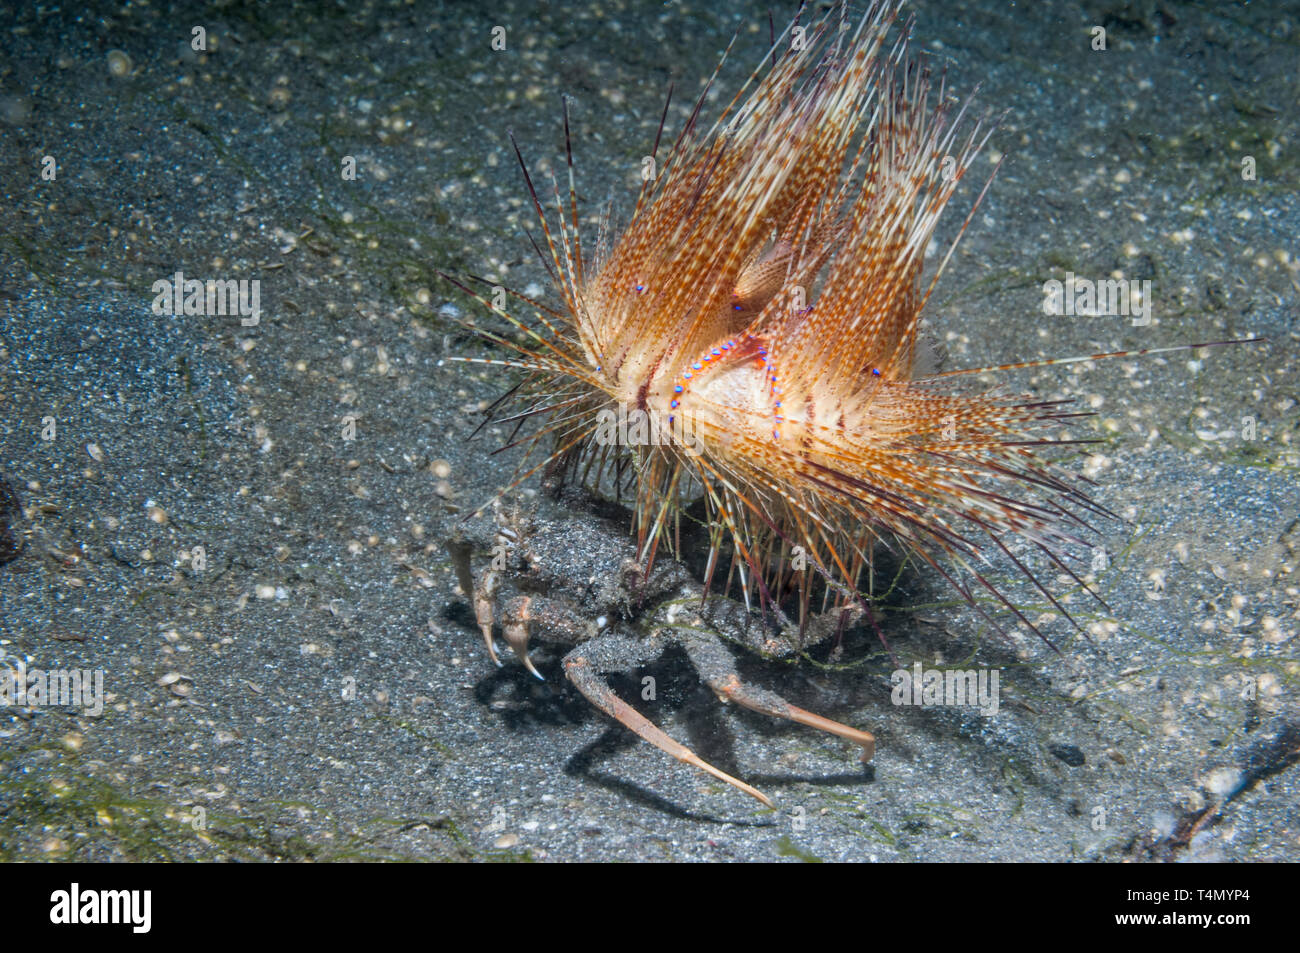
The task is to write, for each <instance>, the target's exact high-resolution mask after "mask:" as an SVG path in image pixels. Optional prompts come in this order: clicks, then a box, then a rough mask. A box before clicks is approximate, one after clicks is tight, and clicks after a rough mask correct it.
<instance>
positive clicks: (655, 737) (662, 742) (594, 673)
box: [564, 637, 773, 807]
mask: <svg viewBox="0 0 1300 953" xmlns="http://www.w3.org/2000/svg"><path fill="white" fill-rule="evenodd" d="M605 638H608V637H605ZM600 641H604V639H602V640H600ZM591 647H593V646H591V645H590V644H588V645H581V646H579V647H578V648H576V649H574V650H573V651H572V652H570V653H569V654H568V655H566V656H565V657H564V672H565V674H566V675H567V676H568V677H569V681H571V682H573V684H574V685H575V686H576V687H577V689H578V691H580V692H582V694H583V695H584V696H586V698H587V700H588V701H589V702H591V703H592V704H593V705H595V706H596V707H597V708H599V709H600V710H601V711H603V712H604V713H605V714H607V715H609V717H611V718H613V719H614V720H615V721H617V722H619V723H620V724H622V725H623V726H624V727H626V728H628V729H630V730H631V731H633V732H635V733H636V734H637V735H638V736H639V737H641V738H642V739H643V740H645V741H648V742H650V743H651V744H652V745H654V746H655V747H656V748H658V749H659V750H660V751H664V752H666V753H668V754H670V755H672V756H673V757H674V758H676V759H677V760H678V761H682V762H684V763H686V764H689V765H691V766H693V767H696V768H699V769H700V770H701V771H703V772H705V773H706V774H711V775H713V777H715V778H717V779H718V780H719V781H725V782H726V783H727V784H730V785H731V786H732V787H735V788H738V789H740V790H741V791H744V792H745V793H746V794H748V795H749V796H750V797H753V798H757V799H758V800H759V801H762V802H763V804H765V805H767V806H768V807H772V806H773V805H772V802H771V801H770V800H769V799H768V797H767V795H765V794H763V792H762V791H759V790H758V789H757V788H754V787H751V786H750V785H748V784H746V783H745V782H744V781H741V780H739V779H737V778H733V777H732V776H731V775H729V774H727V773H726V772H725V771H719V770H718V769H717V768H715V767H714V766H713V765H711V764H709V763H708V762H707V761H705V760H704V759H703V758H701V757H700V756H699V755H697V754H696V753H695V752H694V751H692V750H691V749H690V748H688V747H686V746H685V745H683V744H680V743H679V742H677V741H674V740H673V739H672V738H671V737H669V736H668V735H667V734H665V733H664V732H663V731H662V730H660V729H659V728H658V727H656V726H655V724H654V723H653V722H651V721H650V719H648V718H646V717H645V716H644V715H642V714H641V713H640V712H639V711H637V710H636V709H635V708H633V707H632V706H631V705H629V704H628V703H627V702H625V701H623V699H621V698H619V697H618V696H617V695H615V694H614V692H613V691H612V690H611V689H610V687H609V685H607V684H606V683H605V680H604V679H603V678H602V677H601V676H602V673H601V672H600V670H599V669H598V668H596V667H595V666H594V665H593V658H592V656H591V653H589V652H588V651H587V650H588V649H589V648H591ZM619 667H620V668H621V667H623V666H619Z"/></svg>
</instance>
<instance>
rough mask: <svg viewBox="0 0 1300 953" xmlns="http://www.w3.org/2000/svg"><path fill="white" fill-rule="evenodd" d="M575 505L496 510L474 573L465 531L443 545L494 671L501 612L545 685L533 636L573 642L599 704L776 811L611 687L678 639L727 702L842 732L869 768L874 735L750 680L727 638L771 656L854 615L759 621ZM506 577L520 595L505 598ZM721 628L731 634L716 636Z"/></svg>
mask: <svg viewBox="0 0 1300 953" xmlns="http://www.w3.org/2000/svg"><path fill="white" fill-rule="evenodd" d="M568 502H569V503H570V506H569V507H568V509H567V511H566V512H565V514H564V515H561V516H557V517H555V518H551V519H548V520H546V521H545V522H546V525H545V526H544V527H538V526H537V525H536V524H534V523H532V522H530V521H528V520H525V519H523V518H521V517H520V516H519V515H518V512H517V511H516V512H515V513H514V514H513V515H511V516H508V517H505V518H502V517H501V515H500V511H499V510H498V526H497V530H496V537H495V541H494V544H493V546H492V560H491V562H490V563H489V565H488V566H487V568H485V569H484V570H482V571H480V572H479V573H478V574H477V577H476V576H475V573H474V571H473V567H472V554H473V549H474V547H473V545H472V544H471V543H470V542H468V541H466V540H465V539H464V538H462V537H459V536H457V537H453V538H452V539H449V540H448V541H447V546H448V551H449V552H450V554H451V557H452V564H453V566H454V568H455V570H456V575H457V580H458V582H459V583H460V586H461V589H462V590H463V591H464V593H465V594H466V595H467V596H468V597H469V598H470V601H471V603H472V606H473V611H474V618H475V621H476V623H477V624H478V627H479V630H480V631H481V633H482V636H483V640H484V642H485V643H486V645H487V651H488V655H489V656H490V657H491V659H492V661H493V662H494V663H495V664H496V665H497V666H498V667H500V666H502V664H503V663H502V661H501V659H500V657H499V656H498V654H497V646H496V641H495V638H494V634H493V633H494V627H495V625H496V622H497V619H498V618H499V619H500V628H501V632H502V635H503V637H504V639H505V642H506V644H507V645H509V646H510V648H511V649H512V651H513V653H514V655H515V657H516V658H517V659H518V661H519V662H520V663H521V664H522V665H523V666H524V667H525V668H526V669H527V670H528V671H529V672H531V673H532V674H533V675H534V676H535V677H536V678H539V679H542V680H545V679H544V678H543V676H542V675H541V673H540V672H539V671H538V670H537V667H536V666H535V665H534V664H533V662H532V659H531V658H530V657H529V646H530V644H531V643H532V641H533V640H534V639H536V640H538V641H541V642H545V643H550V644H553V645H558V646H561V647H563V648H566V649H568V651H567V653H566V654H565V655H564V658H563V663H562V665H563V669H564V674H565V676H566V677H567V678H568V680H569V681H570V682H572V683H573V685H574V687H576V688H577V690H578V691H579V692H580V693H581V694H582V695H583V696H584V697H585V698H586V699H587V700H588V701H589V702H591V704H592V705H594V706H595V707H596V708H598V709H599V710H600V711H602V712H604V713H605V714H606V715H608V716H609V717H611V718H613V719H614V720H615V721H617V722H619V723H620V724H622V725H623V726H625V727H626V728H628V729H629V730H631V731H632V732H633V733H635V734H636V735H638V736H639V737H640V738H641V739H643V740H644V741H648V742H649V743H650V744H652V745H654V746H655V747H656V748H659V749H660V750H661V751H663V752H665V753H667V754H669V755H671V756H672V757H674V758H676V759H677V760H678V761H681V762H683V763H685V764H688V765H691V766H692V767H695V768H697V769H699V770H700V771H703V772H705V773H706V774H709V775H711V776H712V777H714V778H717V779H718V780H719V781H723V782H725V783H726V784H729V785H731V786H732V787H734V788H736V789H737V790H740V791H744V792H745V793H746V794H748V795H750V796H751V797H753V798H756V799H757V800H758V801H760V802H761V803H763V804H764V805H766V806H767V807H773V803H772V801H771V799H770V798H768V797H767V795H765V794H763V793H762V792H761V791H759V790H758V789H757V788H755V787H753V786H751V785H749V784H746V783H745V782H744V781H741V780H740V779H739V778H735V777H732V776H731V775H729V774H727V773H726V772H724V771H721V770H720V769H718V768H716V767H714V766H713V765H711V764H709V763H708V762H707V761H705V760H704V759H703V758H701V757H700V756H699V755H697V754H696V753H695V752H694V751H692V750H691V749H690V748H688V747H686V746H685V745H683V744H681V743H679V742H678V741H676V740H675V739H673V738H672V737H671V736H669V735H668V734H667V733H666V732H664V731H663V730H662V729H660V728H659V727H658V726H656V725H655V724H654V723H653V722H651V721H650V720H649V719H648V718H646V717H645V716H644V715H642V714H641V713H640V712H639V711H637V710H636V708H634V707H633V706H632V705H630V704H628V703H627V702H625V701H624V700H623V699H622V698H620V697H619V696H618V695H617V694H615V692H614V691H613V690H612V689H611V688H610V686H609V684H608V683H607V682H606V680H605V677H606V676H608V675H610V674H613V673H616V672H627V671H632V670H634V669H636V668H638V667H640V666H643V665H646V664H648V663H650V662H652V661H654V660H655V659H657V658H658V657H659V656H661V655H662V654H663V653H664V652H665V651H666V650H667V649H668V648H669V647H670V646H672V645H676V646H679V647H680V648H681V649H682V650H683V651H684V652H685V654H686V656H687V658H688V659H689V660H690V662H691V664H692V665H693V666H694V668H695V670H696V671H697V672H698V673H699V675H700V677H701V679H702V680H703V681H704V682H705V683H706V684H707V685H708V686H709V687H710V688H711V689H712V690H713V692H714V694H715V695H716V696H717V697H718V699H719V700H720V701H721V702H722V703H723V704H736V705H740V706H742V707H745V708H749V709H752V710H753V711H756V712H761V713H763V714H765V715H769V716H771V717H773V718H784V719H787V720H789V721H792V722H796V723H798V724H801V725H806V726H808V727H810V728H816V729H818V730H820V731H825V732H828V733H830V734H833V735H838V736H839V737H841V738H845V739H847V740H849V741H851V742H853V743H854V744H855V745H858V746H859V747H860V749H861V761H862V762H863V763H864V764H865V763H867V762H870V761H871V759H872V758H873V757H874V754H875V738H874V737H873V736H872V734H871V733H870V732H867V731H864V730H862V729H859V728H854V727H851V726H849V725H845V724H842V723H840V722H838V721H833V720H831V719H829V718H825V717H823V716H821V715H817V714H814V713H813V712H810V711H806V710H805V709H803V708H799V707H798V706H796V705H793V704H791V703H790V702H788V701H786V700H785V699H784V698H782V697H781V696H780V695H777V694H776V693H774V692H772V691H770V690H767V689H764V688H760V687H755V686H752V685H748V684H746V683H745V682H744V681H742V680H741V677H740V675H739V673H738V671H737V667H736V659H735V656H734V655H733V653H732V651H731V650H730V649H729V647H728V646H727V644H726V642H727V641H728V640H730V641H732V642H738V643H740V644H742V645H744V646H745V647H747V648H749V649H751V650H753V651H756V652H758V653H759V654H761V655H763V656H765V657H774V658H784V657H789V656H791V655H793V654H795V653H796V652H797V651H799V649H800V648H806V647H808V646H810V645H813V644H816V643H818V642H822V641H825V640H826V639H828V638H830V637H832V636H833V635H835V634H836V632H838V631H842V628H843V626H844V625H845V624H846V623H849V622H851V621H852V618H851V617H852V615H853V614H854V612H855V611H856V610H854V609H852V608H850V609H844V610H840V612H839V613H835V614H832V613H827V614H824V615H822V616H817V617H814V618H813V619H812V620H811V621H810V622H809V623H808V624H807V625H806V626H805V628H804V630H803V631H802V632H800V631H799V627H798V626H796V625H793V624H791V623H790V622H788V621H786V620H785V619H784V618H783V617H780V616H779V610H777V614H776V615H775V616H774V615H772V613H771V612H769V613H768V615H767V616H766V617H757V616H754V615H752V614H751V613H750V612H749V610H747V609H746V607H745V606H743V605H740V604H739V603H736V602H734V601H732V600H731V599H728V598H725V597H722V596H717V595H714V596H711V597H709V598H708V599H707V600H706V599H704V598H702V592H701V587H700V585H699V584H698V583H696V582H695V581H694V580H693V579H692V577H691V575H690V574H689V572H688V571H687V569H686V567H685V566H683V565H682V564H681V563H680V562H678V561H676V560H674V559H665V558H663V557H662V556H661V557H660V558H659V559H657V560H655V561H654V566H653V569H651V570H650V571H647V567H646V566H645V564H644V563H643V562H641V561H639V560H638V559H637V558H636V557H637V553H636V547H635V546H634V545H633V544H632V542H631V541H630V540H629V539H628V536H627V533H626V531H625V530H622V529H620V528H619V526H618V525H617V522H616V521H615V520H611V519H610V518H609V517H608V516H607V515H604V514H600V513H597V512H595V509H596V508H597V504H596V502H595V501H593V500H591V499H589V498H584V499H582V500H579V501H577V502H578V503H579V509H580V510H581V509H585V510H586V512H580V511H579V512H574V506H573V504H574V502H575V501H574V500H569V501H568ZM539 529H541V530H542V531H541V532H539ZM542 540H545V541H547V542H546V543H545V544H543V545H544V547H545V550H546V551H545V552H543V545H538V546H535V545H534V541H538V542H540V541H542ZM556 541H560V542H559V544H558V545H556ZM611 568H613V569H615V570H616V571H614V572H611V571H610V570H611ZM503 584H505V585H506V586H508V587H509V588H511V589H513V590H515V594H514V595H511V596H510V597H509V598H506V599H504V600H503V599H502V595H503ZM577 607H581V609H579V608H577ZM724 632H725V633H726V634H727V638H726V639H724V637H723V635H722V634H720V633H724Z"/></svg>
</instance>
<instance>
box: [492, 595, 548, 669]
mask: <svg viewBox="0 0 1300 953" xmlns="http://www.w3.org/2000/svg"><path fill="white" fill-rule="evenodd" d="M531 601H532V600H531V599H528V598H527V597H525V598H523V599H520V600H519V602H518V603H517V604H516V605H515V606H514V607H513V608H514V610H515V611H514V613H513V614H512V615H511V617H510V618H508V619H503V620H502V625H501V629H502V633H503V634H504V635H505V637H506V642H507V643H509V645H510V647H511V648H512V649H514V650H515V655H516V656H517V657H518V658H519V661H521V662H523V663H524V668H526V669H528V671H530V672H532V673H533V675H535V676H536V677H537V679H538V681H542V682H544V681H546V679H544V678H542V673H541V672H539V671H537V669H536V668H535V667H534V666H533V660H532V659H530V658H529V657H528V640H529V639H530V638H531V636H530V635H529V632H528V629H529V625H528V623H529V622H531V621H532V616H531V615H529V612H528V603H529V602H531Z"/></svg>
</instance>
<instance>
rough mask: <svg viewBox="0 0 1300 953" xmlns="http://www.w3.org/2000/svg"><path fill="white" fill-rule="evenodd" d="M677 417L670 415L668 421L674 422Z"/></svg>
mask: <svg viewBox="0 0 1300 953" xmlns="http://www.w3.org/2000/svg"><path fill="white" fill-rule="evenodd" d="M675 419H676V418H675V417H669V418H668V422H669V423H672V422H673V421H674V420H675Z"/></svg>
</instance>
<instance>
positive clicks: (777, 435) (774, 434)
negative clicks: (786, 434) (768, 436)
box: [772, 430, 781, 440]
mask: <svg viewBox="0 0 1300 953" xmlns="http://www.w3.org/2000/svg"><path fill="white" fill-rule="evenodd" d="M772 439H773V440H780V439H781V431H779V430H773V431H772Z"/></svg>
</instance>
